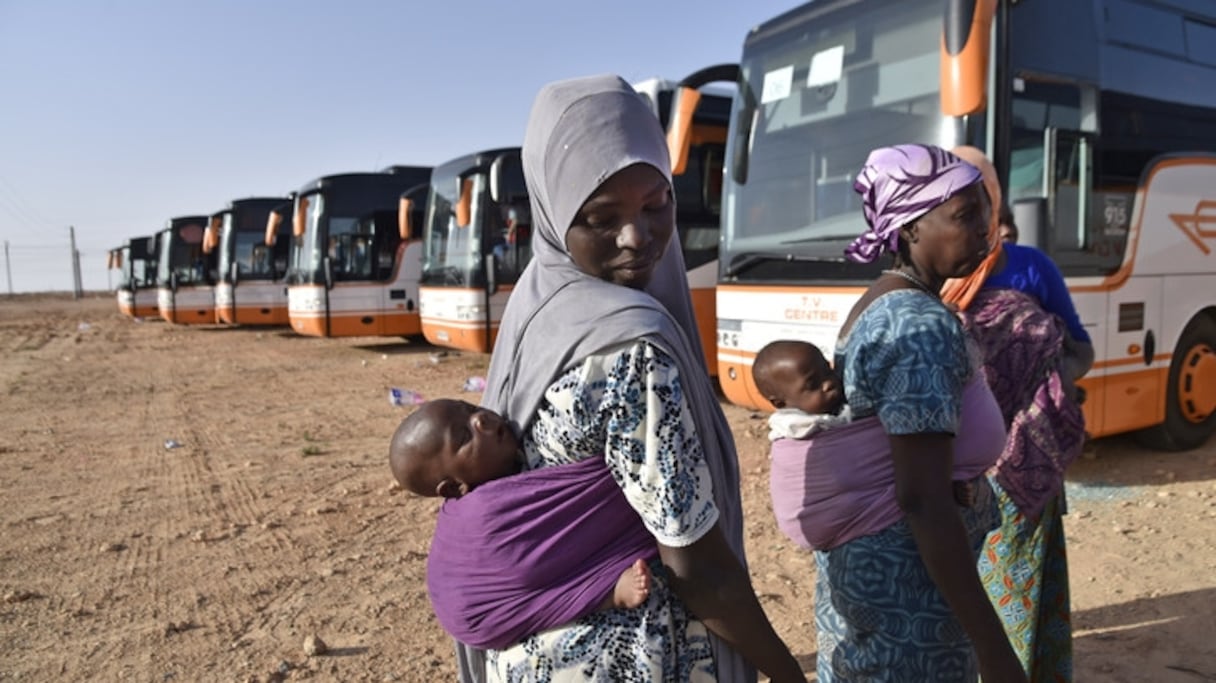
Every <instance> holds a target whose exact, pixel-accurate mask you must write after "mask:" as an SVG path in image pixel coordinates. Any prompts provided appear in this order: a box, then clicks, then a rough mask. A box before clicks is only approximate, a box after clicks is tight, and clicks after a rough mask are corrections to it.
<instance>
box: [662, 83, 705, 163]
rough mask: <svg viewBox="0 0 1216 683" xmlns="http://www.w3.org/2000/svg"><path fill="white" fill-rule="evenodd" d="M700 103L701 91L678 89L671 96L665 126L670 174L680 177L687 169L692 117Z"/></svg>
mask: <svg viewBox="0 0 1216 683" xmlns="http://www.w3.org/2000/svg"><path fill="white" fill-rule="evenodd" d="M700 102H701V91H700V90H696V89H694V88H686V87H679V88H676V90H675V92H674V93H673V94H672V100H671V120H670V121H669V122H668V124H667V152H668V154H670V155H671V174H672V175H673V176H678V175H682V174H683V173H684V169H685V168H687V167H688V149H689V147H690V146H691V145H692V115H693V112H695V111H696V110H697V105H698V104H700Z"/></svg>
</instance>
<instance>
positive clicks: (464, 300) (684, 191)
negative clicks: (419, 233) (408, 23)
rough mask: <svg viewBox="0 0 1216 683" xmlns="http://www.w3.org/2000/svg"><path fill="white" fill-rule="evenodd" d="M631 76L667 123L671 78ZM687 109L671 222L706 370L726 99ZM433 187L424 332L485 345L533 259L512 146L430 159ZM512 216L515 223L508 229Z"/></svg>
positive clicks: (720, 72) (728, 69) (459, 344)
mask: <svg viewBox="0 0 1216 683" xmlns="http://www.w3.org/2000/svg"><path fill="white" fill-rule="evenodd" d="M734 69H736V66H735V65H733V64H731V65H724V66H721V67H712V68H711V69H706V70H704V71H702V72H698V73H697V74H693V75H692V76H689V77H688V78H687V79H685V81H684V83H685V84H686V85H687V86H688V87H690V88H694V89H695V88H697V87H699V86H700V85H701V84H702V80H706V81H707V82H711V81H715V80H721V79H727V80H731V81H733V80H734V73H735V72H734V71H732V70H734ZM633 85H634V88H635V89H636V90H637V91H638V92H639V93H640V94H642V95H643V96H644V97H645V98H646V100H647V101H648V102H649V103H650V104H651V106H652V107H653V108H654V110H655V114H656V115H657V116H658V117H659V120H660V121H661V122H664V123H665V122H666V121H667V120H668V116H669V113H670V111H671V100H672V93H673V92H674V91H675V89H676V86H677V84H676V83H674V82H672V81H665V80H661V79H650V80H646V81H641V82H638V83H635V84H633ZM694 110H695V111H694V112H693V113H694V116H693V118H692V119H691V122H692V125H691V127H690V129H689V132H690V134H689V135H688V136H687V144H686V145H685V147H684V148H683V159H682V161H683V163H682V165H681V167H680V168H678V169H674V170H675V177H674V180H675V194H676V211H677V216H676V224H677V227H678V230H679V237H680V242H681V247H682V248H683V250H684V260H685V266H686V268H687V270H688V282H689V289H690V290H691V293H692V297H693V304H694V308H695V314H696V318H697V324H698V328H699V331H700V333H701V343H702V347H703V348H704V349H705V353H706V365H707V366H708V368H709V370H710V373H711V374H713V372H714V369H715V366H716V353H715V351H714V343H713V342H714V336H715V330H714V285H715V282H716V278H717V270H718V268H717V254H718V225H719V216H718V214H719V210H720V207H719V198H720V196H721V187H722V184H721V178H722V159H723V155H724V153H725V152H724V148H725V141H726V117H727V115H728V113H729V110H730V98H729V97H728V96H721V95H713V94H708V95H706V96H705V97H703V98H702V99H701V103H700V105H699V106H694ZM431 186H432V194H431V197H430V200H429V202H428V207H427V209H428V219H427V223H426V230H427V232H426V236H425V238H424V242H425V245H426V247H425V248H426V253H425V256H424V258H423V276H422V278H423V284H422V289H421V297H422V328H423V334H424V335H425V336H426V338H427V340H428V341H430V342H431V343H433V344H436V345H439V346H447V347H451V348H457V349H464V350H468V351H477V352H483V353H484V352H488V351H490V349H491V348H493V345H494V337H495V335H496V333H497V331H498V324H499V321H500V320H501V319H502V312H503V309H504V308H505V307H506V303H507V297H508V296H509V294H510V291H511V288H512V287H513V285H514V283H515V282H516V280H517V279H518V277H519V274H520V272H522V270H523V268H524V266H525V265H527V263H528V261H529V260H530V258H531V246H530V234H529V233H530V227H531V226H530V223H529V218H528V216H529V211H530V210H529V204H528V194H527V187H526V186H525V185H524V180H523V171H522V168H521V166H520V161H519V149H518V148H509V149H498V150H489V151H485V152H479V153H476V154H471V155H467V156H464V157H460V158H458V159H454V160H452V161H450V162H448V163H446V164H444V165H442V166H440V167H438V168H436V170H435V175H434V179H433V181H432V183H431ZM465 221H467V222H465ZM517 222H518V223H520V224H521V225H522V227H514V229H513V226H514V224H515V223H517Z"/></svg>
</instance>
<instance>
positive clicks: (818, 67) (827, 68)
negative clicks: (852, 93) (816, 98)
mask: <svg viewBox="0 0 1216 683" xmlns="http://www.w3.org/2000/svg"><path fill="white" fill-rule="evenodd" d="M843 73H844V46H843V45H837V46H836V47H829V48H828V49H826V50H822V51H820V52H816V53H815V56H814V57H811V68H810V69H809V70H808V72H807V75H806V87H808V88H818V87H819V86H821V85H828V84H831V83H836V82H837V81H839V80H840V76H841V74H843Z"/></svg>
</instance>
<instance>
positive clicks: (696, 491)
mask: <svg viewBox="0 0 1216 683" xmlns="http://www.w3.org/2000/svg"><path fill="white" fill-rule="evenodd" d="M523 163H524V172H525V176H526V179H527V183H528V190H529V193H530V195H531V203H532V218H533V249H534V256H533V259H532V261H531V263H530V264H529V265H528V267H527V269H526V270H525V271H524V273H523V275H522V276H521V278H520V280H519V283H518V284H517V285H516V287H515V289H514V290H513V291H512V293H511V298H510V301H509V303H508V305H507V310H506V312H505V314H504V315H503V321H502V327H501V329H500V330H499V334H498V340H497V342H496V344H495V347H494V353H493V359H492V361H491V364H490V371H489V377H488V381H487V387H486V392H485V395H484V398H483V404H484V405H485V406H486V407H488V408H490V409H492V410H495V411H497V412H499V413H501V414H503V415H505V416H506V417H507V418H509V419H510V420H511V421H512V422H513V423H514V424H515V425H516V427H517V428H518V429H520V431H521V432H522V441H523V444H524V453H525V457H526V464H525V468H526V469H538V468H545V467H551V466H556V465H561V464H566V463H571V462H577V461H583V460H587V459H590V458H602V459H603V460H604V461H605V462H606V463H607V465H608V467H607V473H606V475H605V476H611V477H612V479H613V480H614V481H615V482H616V484H617V485H618V486H619V487H620V489H621V491H622V492H623V493H624V495H625V498H626V499H627V500H628V502H629V504H630V507H632V508H633V510H634V511H635V512H636V513H637V515H638V517H639V518H640V521H641V523H642V524H643V525H644V526H645V527H646V530H647V531H649V532H650V534H651V535H653V537H654V539H655V542H656V543H657V545H658V548H659V558H658V559H657V560H654V561H652V563H651V565H650V569H651V572H652V573H653V584H652V586H651V590H650V595H649V598H648V599H647V601H646V602H645V603H644V604H643V605H642V606H641V607H638V608H634V609H629V610H620V609H617V610H608V611H600V612H595V613H593V614H591V615H589V616H585V617H583V618H581V619H577V620H575V621H573V622H572V623H570V624H568V625H566V626H564V627H559V628H556V629H551V630H548V631H543V632H541V633H537V634H534V635H531V636H528V637H526V638H524V639H523V640H522V641H521V642H519V643H518V644H516V645H514V646H512V647H509V648H507V649H503V650H490V651H488V652H487V657H486V658H485V661H486V671H485V672H484V673H485V675H486V676H487V677H488V678H489V679H490V680H530V681H556V680H571V679H574V680H612V681H687V680H697V681H700V680H708V681H713V680H718V681H752V680H755V671H754V670H753V669H752V667H751V666H749V662H750V664H751V665H754V666H755V667H757V668H759V669H761V670H763V671H765V672H766V673H768V674H769V675H770V676H771V677H772V678H773V680H775V681H777V680H782V681H789V680H796V681H803V680H805V677H804V676H803V674H802V672H801V669H800V667H799V665H798V663H797V660H795V659H794V658H793V656H792V655H791V654H790V652H789V650H788V648H786V646H785V644H784V643H782V642H781V640H780V638H778V637H777V635H776V633H775V632H774V631H773V629H772V626H771V625H770V623H769V622H768V619H767V618H766V617H765V615H764V612H763V610H762V609H761V607H760V605H759V602H758V601H757V600H756V597H755V593H754V591H753V589H752V586H751V582H750V580H749V578H748V574H747V569H746V565H745V562H744V558H743V532H742V531H743V519H742V509H741V505H740V498H739V473H738V463H737V456H736V454H735V449H734V441H733V437H732V435H731V433H730V429H729V426H728V425H727V423H726V420H725V416H724V415H723V414H722V410H721V406H720V404H719V403H718V398H717V395H716V394H715V392H714V388H713V386H712V384H711V382H710V380H709V377H708V375H707V373H706V372H705V369H704V365H703V360H702V355H701V349H700V343H699V341H698V336H697V332H696V325H695V322H694V320H693V315H692V307H691V302H690V299H689V294H688V286H687V282H686V280H685V276H684V268H683V258H682V256H681V253H680V249H679V247H678V243H674V242H675V239H674V233H675V203H674V202H675V200H674V197H673V194H672V189H671V170H670V162H669V159H668V156H667V146H666V142H665V140H664V137H663V131H662V129H661V127H660V126H659V123H658V120H657V118H656V117H655V116H654V114H653V113H652V111H651V110H650V109H649V108H648V106H647V105H646V104H645V102H644V101H643V100H642V99H641V98H640V97H639V96H638V95H637V94H636V92H634V90H633V89H632V88H631V87H630V86H629V84H627V83H625V82H624V81H623V80H621V79H620V78H618V77H616V76H600V77H590V78H580V79H573V80H568V81H561V82H557V83H552V84H550V85H547V86H545V87H544V88H543V89H542V90H541V91H540V93H539V94H538V95H537V98H536V101H535V103H534V105H533V109H532V113H531V116H530V118H529V122H528V129H527V132H526V134H525V137H524V145H523ZM694 614H695V615H696V616H694ZM740 655H742V656H740ZM460 659H461V669H462V672H461V673H462V677H463V678H465V679H466V680H469V679H477V678H479V677H480V675H481V674H482V673H483V672H482V671H480V668H481V657H479V656H477V653H475V652H470V651H469V649H468V648H464V647H461V658H460ZM745 660H746V661H745Z"/></svg>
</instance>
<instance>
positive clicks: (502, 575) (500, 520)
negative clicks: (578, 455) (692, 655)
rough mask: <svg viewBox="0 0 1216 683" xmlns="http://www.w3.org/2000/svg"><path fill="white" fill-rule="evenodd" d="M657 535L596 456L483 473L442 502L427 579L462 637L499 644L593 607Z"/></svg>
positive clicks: (650, 549) (439, 610) (448, 623)
mask: <svg viewBox="0 0 1216 683" xmlns="http://www.w3.org/2000/svg"><path fill="white" fill-rule="evenodd" d="M657 556H658V548H657V546H656V545H655V541H654V537H653V536H651V535H650V533H649V532H648V531H647V530H646V528H645V527H644V526H643V525H642V520H641V519H640V518H639V517H638V515H637V513H636V512H634V510H633V508H631V507H630V506H629V503H628V502H627V501H626V500H625V495H624V493H622V492H621V489H620V487H619V486H618V485H617V483H616V482H615V481H614V480H613V479H612V476H611V475H610V474H609V472H608V467H607V465H606V464H605V463H604V460H603V459H602V458H590V459H588V460H583V461H580V462H576V463H572V464H568V465H559V466H555V467H546V468H542V469H539V470H531V471H528V472H524V473H522V474H518V475H514V476H510V477H506V478H504V479H498V480H495V481H491V482H487V483H485V484H482V485H481V486H478V487H477V488H476V489H475V490H474V491H472V492H471V493H469V494H468V495H466V496H464V497H462V498H456V499H452V500H448V501H446V502H445V503H444V504H443V507H442V508H441V509H440V511H439V520H438V522H437V523H436V526H435V535H434V537H433V538H432V539H431V552H430V556H429V557H428V558H427V572H426V583H427V590H428V591H429V592H430V595H431V604H432V606H433V607H434V609H435V616H437V617H438V618H439V623H440V625H441V626H443V628H444V629H445V630H446V631H447V632H448V633H450V634H451V635H452V637H454V638H456V640H459V641H460V642H463V643H467V644H469V645H473V646H475V647H480V648H494V649H502V648H505V647H507V646H509V645H512V644H514V643H516V642H518V641H519V640H521V639H522V638H524V637H525V636H528V635H531V634H533V633H537V632H539V631H543V630H545V629H549V628H554V627H556V626H561V625H562V624H566V623H569V622H571V621H573V620H575V619H577V618H579V617H581V616H584V615H586V614H589V613H591V612H592V611H594V610H595V608H596V606H598V605H599V603H600V602H601V601H603V599H604V598H605V597H607V596H608V595H609V594H610V593H611V592H612V590H613V587H614V586H615V585H616V582H617V579H618V578H619V577H620V575H621V572H623V571H624V570H625V569H626V568H627V567H629V565H631V564H633V562H634V560H637V559H638V558H643V559H650V558H653V557H657Z"/></svg>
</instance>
